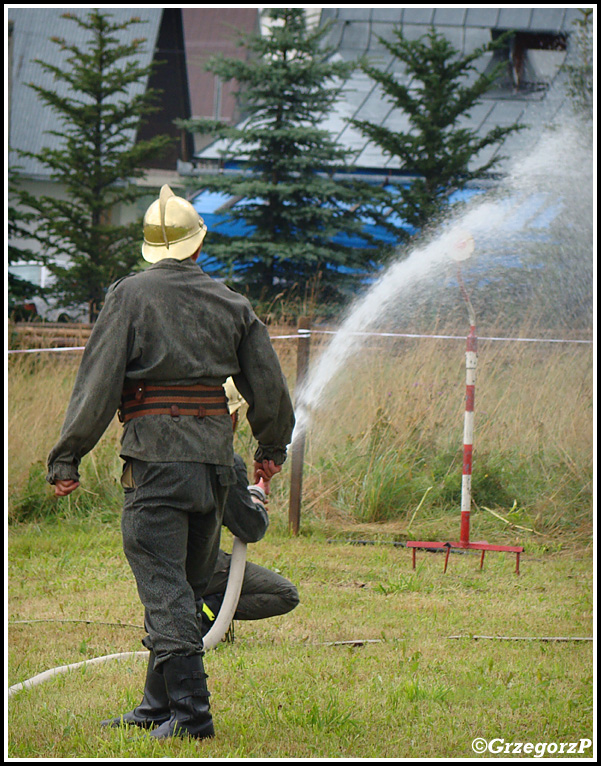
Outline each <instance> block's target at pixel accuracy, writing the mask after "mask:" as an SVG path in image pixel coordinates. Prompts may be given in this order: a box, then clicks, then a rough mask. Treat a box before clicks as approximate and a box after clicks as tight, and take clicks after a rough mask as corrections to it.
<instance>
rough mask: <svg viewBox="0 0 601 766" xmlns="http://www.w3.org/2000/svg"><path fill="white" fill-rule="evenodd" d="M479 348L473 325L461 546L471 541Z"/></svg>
mask: <svg viewBox="0 0 601 766" xmlns="http://www.w3.org/2000/svg"><path fill="white" fill-rule="evenodd" d="M477 347H478V338H477V336H476V327H475V325H471V326H470V332H469V335H468V336H467V343H466V350H465V417H464V422H463V475H462V478H461V531H460V537H459V539H460V542H461V544H467V543H469V541H470V509H471V504H472V452H473V446H474V401H475V395H476V364H477V359H478V356H477Z"/></svg>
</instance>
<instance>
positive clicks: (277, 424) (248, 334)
mask: <svg viewBox="0 0 601 766" xmlns="http://www.w3.org/2000/svg"><path fill="white" fill-rule="evenodd" d="M206 231H207V228H206V226H205V225H204V222H203V220H202V219H201V218H200V216H199V215H198V213H197V212H196V210H195V209H194V207H193V206H192V205H191V204H190V203H189V202H187V201H186V200H185V199H183V198H181V197H178V196H176V195H175V194H174V193H173V191H172V190H171V189H170V188H169V187H168V186H166V185H165V186H163V187H162V189H161V192H160V196H159V198H158V199H157V200H155V202H153V203H152V204H151V205H150V207H149V208H148V210H147V211H146V214H145V216H144V223H143V234H144V242H143V245H142V255H143V257H144V259H145V260H146V261H148V262H149V263H150V264H152V265H151V266H150V267H148V268H146V269H145V270H144V271H141V272H139V273H136V274H133V275H130V276H127V277H125V278H123V279H120V280H119V281H117V282H115V283H114V284H113V285H111V287H110V288H109V289H108V291H107V294H106V299H105V303H104V306H103V308H102V310H101V312H100V314H99V316H98V319H97V321H96V323H95V325H94V328H93V330H92V333H91V335H90V338H89V340H88V343H87V344H86V348H85V351H84V354H83V356H82V360H81V364H80V367H79V370H78V373H77V377H76V380H75V384H74V388H73V391H72V394H71V398H70V401H69V406H68V409H67V412H66V415H65V420H64V423H63V427H62V430H61V434H60V437H59V440H58V442H57V443H56V445H55V446H54V447H53V449H52V450H51V452H50V454H49V456H48V475H47V480H48V481H49V482H50V483H51V484H54V486H55V494H56V496H58V497H64V496H66V495H68V494H70V493H71V492H73V491H74V490H75V489H76V488H77V487H78V486H79V472H78V467H79V463H80V461H81V459H82V457H83V456H84V455H85V454H86V453H88V452H89V451H90V450H91V449H92V448H93V447H94V445H95V444H96V443H97V442H98V440H99V439H100V437H101V436H102V434H103V433H104V431H105V429H106V428H107V426H108V425H109V423H110V422H111V420H112V419H113V416H114V415H115V413H116V412H117V411H119V413H120V419H121V420H122V422H123V432H122V437H121V449H120V455H121V457H122V458H123V460H124V466H123V474H122V480H121V483H122V485H123V487H124V493H125V497H124V507H123V514H122V522H121V528H122V534H123V547H124V551H125V555H126V557H127V560H128V562H129V564H130V567H131V569H132V572H133V574H134V576H135V579H136V584H137V589H138V594H139V596H140V600H141V602H142V604H143V605H144V610H145V626H146V630H147V632H148V643H149V648H150V650H151V654H152V658H153V663H154V665H153V669H154V671H156V672H158V673H162V674H163V676H164V679H165V685H166V689H167V694H168V697H169V707H170V717H169V719H168V720H167V721H165V722H163V723H162V724H161V725H160V726H159V727H157V728H155V729H153V731H152V732H151V736H154V737H156V738H158V739H163V738H169V737H172V736H186V735H189V736H192V737H197V738H205V737H211V736H214V726H213V720H212V716H211V712H210V706H209V701H208V698H209V691H208V688H207V683H206V674H205V672H204V665H203V643H202V635H201V630H200V626H199V623H198V620H197V618H196V611H197V603H198V602H199V601H200V600H201V599H202V594H203V593H204V591H205V590H206V588H207V585H208V583H209V580H210V578H211V576H212V573H213V571H214V568H215V562H216V559H217V554H218V550H219V540H220V529H221V524H222V521H223V510H224V506H225V501H226V498H227V493H228V489H229V488H230V486H232V485H233V484H234V483H235V481H236V473H235V469H234V452H233V438H232V436H233V431H232V423H231V420H230V416H229V413H228V409H227V401H226V397H225V394H224V390H223V383H224V382H225V380H226V379H227V378H228V377H229V376H232V377H233V379H234V381H235V384H236V387H237V388H238V389H239V391H240V392H241V394H242V395H243V397H244V399H245V400H246V401H247V402H248V413H247V418H248V421H249V423H250V426H251V430H252V433H253V436H254V437H255V439H256V440H257V443H258V444H257V449H256V451H255V455H254V479H255V483H256V482H258V481H259V479H260V478H263V479H264V480H266V481H269V480H270V479H272V478H273V476H275V475H276V474H277V473H278V472H279V471H280V470H281V466H282V463H283V462H284V461H285V459H286V449H287V445H288V444H289V442H290V439H291V436H292V429H293V427H294V413H293V408H292V403H291V400H290V395H289V392H288V388H287V385H286V380H285V378H284V375H283V373H282V370H281V368H280V365H279V361H278V358H277V355H276V354H275V351H274V349H273V347H272V345H271V341H270V339H269V336H268V333H267V329H266V327H265V325H264V324H263V323H262V322H261V321H260V320H259V319H258V318H257V316H256V315H255V313H254V312H253V310H252V307H251V305H250V303H249V302H248V301H247V300H246V298H244V297H243V296H241V295H239V294H238V293H236V292H234V291H233V290H230V289H229V288H227V287H226V286H225V285H223V284H222V283H220V282H217V281H216V280H213V279H211V278H210V277H209V276H208V275H207V274H205V273H204V272H203V271H202V269H201V268H200V267H199V266H198V265H197V264H196V259H197V257H198V254H199V252H200V248H201V246H202V242H203V240H204V237H205V234H206Z"/></svg>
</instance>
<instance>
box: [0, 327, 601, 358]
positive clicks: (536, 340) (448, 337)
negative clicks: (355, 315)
mask: <svg viewBox="0 0 601 766" xmlns="http://www.w3.org/2000/svg"><path fill="white" fill-rule="evenodd" d="M339 332H340V331H339V330H299V332H297V333H294V334H293V335H271V336H270V338H271V340H285V339H294V338H303V337H307V335H338V334H339ZM349 335H359V336H366V337H377V338H430V339H432V340H465V335H420V334H417V333H402V332H352V333H349ZM478 340H494V341H504V342H519V343H585V344H591V343H593V341H592V340H572V339H568V338H500V337H484V336H480V337H479V338H478ZM84 348H85V346H61V347H59V348H17V349H9V350H8V351H7V353H8V354H39V353H42V352H45V351H51V352H52V351H83V350H84Z"/></svg>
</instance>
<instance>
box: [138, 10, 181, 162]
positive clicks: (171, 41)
mask: <svg viewBox="0 0 601 766" xmlns="http://www.w3.org/2000/svg"><path fill="white" fill-rule="evenodd" d="M148 87H149V88H152V89H153V90H157V91H160V95H159V97H158V100H157V104H158V105H159V106H160V107H161V108H160V110H159V111H157V112H155V113H153V114H152V115H151V116H150V118H149V120H148V121H147V122H146V123H145V124H144V125H142V126H141V127H140V129H139V130H138V139H139V140H144V139H148V138H152V137H153V136H156V135H159V134H168V135H170V136H172V137H173V139H174V140H173V145H172V147H171V148H170V149H169V150H168V151H167V152H165V154H164V155H163V156H162V157H160V158H156V159H153V160H152V161H149V162H148V163H146V165H147V167H153V168H162V169H166V170H175V169H176V166H177V160H178V159H181V160H184V161H187V160H189V159H190V157H191V155H192V152H193V146H192V139H191V136H190V135H189V133H187V132H185V131H181V130H180V129H179V128H177V127H176V126H175V125H174V124H173V122H174V120H175V119H176V118H180V119H187V118H189V117H190V116H191V115H190V92H189V87H188V74H187V67H186V51H185V47H184V34H183V27H182V9H181V8H165V9H164V10H163V18H162V22H161V26H160V30H159V35H158V39H157V47H156V50H155V55H154V73H153V74H152V75H151V77H150V80H149V83H148Z"/></svg>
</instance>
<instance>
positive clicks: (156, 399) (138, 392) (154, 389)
mask: <svg viewBox="0 0 601 766" xmlns="http://www.w3.org/2000/svg"><path fill="white" fill-rule="evenodd" d="M143 415H171V417H172V418H174V419H177V418H179V417H180V416H181V415H193V416H195V417H197V418H204V417H207V416H215V415H229V410H228V408H227V398H226V396H225V391H224V390H223V386H203V385H201V384H197V385H194V386H153V385H150V384H149V383H146V382H145V381H143V380H142V381H140V382H139V383H136V384H134V385H131V386H126V387H125V388H124V389H123V393H122V395H121V407H120V409H119V420H120V421H121V422H122V423H127V422H128V421H129V420H132V419H133V418H141V417H142V416H143Z"/></svg>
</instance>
